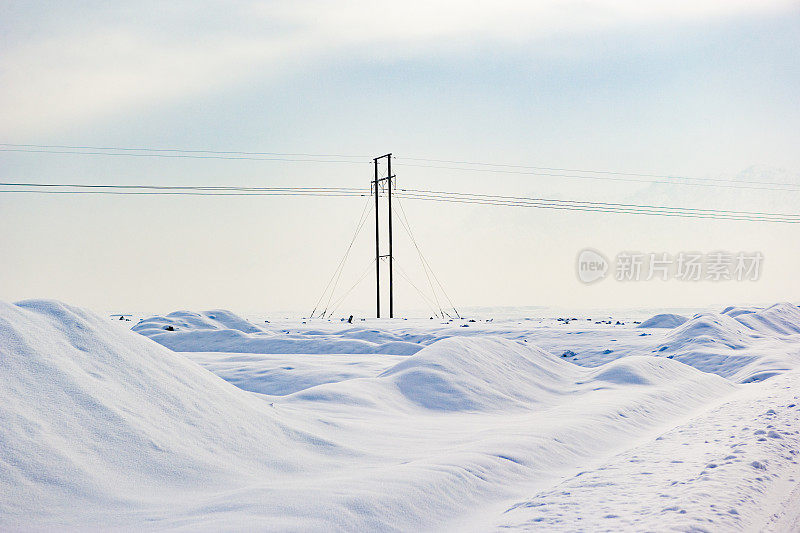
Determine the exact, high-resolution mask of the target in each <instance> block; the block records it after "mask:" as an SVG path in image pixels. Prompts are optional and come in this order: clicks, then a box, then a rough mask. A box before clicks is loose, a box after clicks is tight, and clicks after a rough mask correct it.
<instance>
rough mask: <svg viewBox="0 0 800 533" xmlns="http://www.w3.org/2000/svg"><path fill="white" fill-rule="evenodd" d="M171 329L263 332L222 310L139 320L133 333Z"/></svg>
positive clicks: (183, 313)
mask: <svg viewBox="0 0 800 533" xmlns="http://www.w3.org/2000/svg"><path fill="white" fill-rule="evenodd" d="M168 327H172V329H173V330H175V331H180V330H192V331H197V330H234V331H240V332H242V333H262V332H264V331H265V330H263V329H261V328H259V327H258V326H256V325H255V324H253V323H251V322H249V321H247V320H245V319H244V318H242V317H240V316H237V315H235V314H233V313H231V312H230V311H226V310H224V309H216V310H213V311H204V312H202V313H194V312H192V311H175V312H173V313H170V314H168V315H166V316H154V317H150V318H145V319H143V320H140V321H139V322H138V323H137V324H136V325H135V326H133V328H132V329H133V331H136V332H138V333H142V334H147V333H158V332H161V331H164V330H166V329H167V328H168Z"/></svg>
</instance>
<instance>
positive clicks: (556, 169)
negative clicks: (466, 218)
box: [395, 157, 800, 187]
mask: <svg viewBox="0 0 800 533" xmlns="http://www.w3.org/2000/svg"><path fill="white" fill-rule="evenodd" d="M395 159H400V160H403V159H405V160H406V161H422V162H432V163H448V164H455V165H474V166H482V167H499V168H520V169H530V170H548V171H553V172H580V173H584V174H609V175H615V176H634V177H644V178H661V179H681V180H696V181H712V182H714V181H715V182H721V183H749V184H754V185H785V186H789V187H800V184H796V183H786V182H764V181H747V180H730V179H721V178H700V177H692V176H680V175H670V174H651V173H641V172H620V171H613V170H586V169H579V168H559V167H542V166H532V165H515V164H508V163H478V162H471V161H455V160H449V159H428V158H421V157H395ZM400 164H401V165H403V164H405V163H400ZM406 166H412V165H406ZM413 166H426V167H427V168H449V167H438V166H434V165H413ZM450 170H460V169H450ZM463 170H475V169H463ZM542 175H547V176H551V174H542ZM559 175H560V174H555V176H559ZM637 181H638V180H637Z"/></svg>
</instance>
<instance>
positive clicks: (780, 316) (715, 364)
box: [654, 303, 800, 383]
mask: <svg viewBox="0 0 800 533" xmlns="http://www.w3.org/2000/svg"><path fill="white" fill-rule="evenodd" d="M798 333H800V309H798V308H797V306H794V305H792V304H789V303H780V304H775V305H772V306H770V307H768V308H737V307H728V308H726V309H725V310H724V311H723V312H722V313H701V314H699V315H695V316H694V317H693V318H692V319H691V320H689V321H687V322H686V323H684V324H683V325H681V326H679V327H677V328H675V329H674V330H672V331H671V332H670V333H669V335H667V337H666V338H665V339H664V340H663V342H662V343H661V344H660V345H659V346H658V347H657V348H656V349H655V350H654V351H655V352H656V353H657V354H659V355H668V356H669V357H671V358H673V359H675V360H678V361H681V362H683V363H686V364H688V365H691V366H693V367H695V368H698V369H700V370H702V371H704V372H711V373H714V374H719V375H721V376H723V377H726V378H730V379H732V380H734V381H739V382H744V383H746V382H751V381H758V380H762V379H765V378H768V377H770V376H773V375H775V374H778V373H781V372H785V371H787V370H789V369H791V368H793V367H794V366H795V365H796V364H797V362H798V361H800V336H798Z"/></svg>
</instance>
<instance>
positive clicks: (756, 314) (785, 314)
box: [723, 303, 800, 335]
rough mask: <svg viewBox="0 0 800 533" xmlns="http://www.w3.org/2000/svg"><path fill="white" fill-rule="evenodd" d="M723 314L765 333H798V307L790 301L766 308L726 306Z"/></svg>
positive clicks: (799, 312) (799, 331)
mask: <svg viewBox="0 0 800 533" xmlns="http://www.w3.org/2000/svg"><path fill="white" fill-rule="evenodd" d="M723 314H726V315H728V316H730V317H733V318H735V319H736V320H737V321H739V322H741V323H742V324H744V325H745V326H747V327H748V328H750V329H752V330H754V331H757V332H759V333H762V334H765V335H775V334H777V335H797V334H800V308H798V307H797V306H796V305H792V304H790V303H777V304H775V305H772V306H770V307H767V308H766V309H759V308H750V309H748V308H739V307H728V308H727V309H726V310H725V311H723Z"/></svg>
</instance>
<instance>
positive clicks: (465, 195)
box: [400, 189, 800, 217]
mask: <svg viewBox="0 0 800 533" xmlns="http://www.w3.org/2000/svg"><path fill="white" fill-rule="evenodd" d="M400 191H401V192H409V193H415V194H416V193H419V194H421V195H425V194H429V195H431V196H442V197H445V196H452V197H459V198H480V199H490V200H508V201H512V202H516V201H536V202H554V203H564V204H577V205H584V204H587V205H597V206H612V207H630V208H648V209H666V210H678V211H689V212H704V213H723V214H731V213H735V214H738V215H772V216H784V217H795V216H800V215H798V214H793V213H766V212H762V211H731V210H728V209H702V208H695V207H673V206H653V205H645V204H625V203H611V202H592V201H588V200H558V199H546V198H531V197H526V196H503V195H498V194H480V193H463V192H452V191H431V190H425V189H400Z"/></svg>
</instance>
